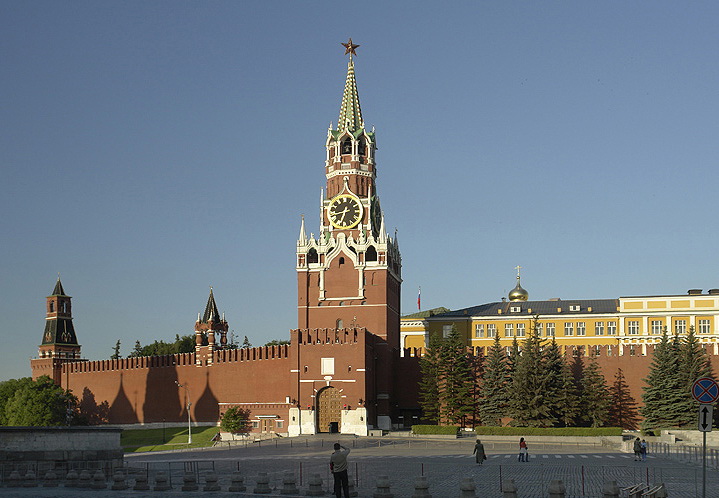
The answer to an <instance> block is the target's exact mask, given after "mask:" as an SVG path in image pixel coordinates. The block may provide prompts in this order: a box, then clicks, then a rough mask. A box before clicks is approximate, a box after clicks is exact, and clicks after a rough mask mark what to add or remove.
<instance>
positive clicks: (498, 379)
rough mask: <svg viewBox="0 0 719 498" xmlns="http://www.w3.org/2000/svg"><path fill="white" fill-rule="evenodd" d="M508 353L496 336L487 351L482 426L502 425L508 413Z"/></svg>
mask: <svg viewBox="0 0 719 498" xmlns="http://www.w3.org/2000/svg"><path fill="white" fill-rule="evenodd" d="M508 384H509V379H508V374H507V353H506V352H505V351H504V347H503V346H502V345H501V344H500V342H499V335H495V337H494V343H493V344H492V346H491V347H490V348H489V351H487V358H486V360H485V368H484V373H483V375H482V386H481V388H480V398H481V402H480V404H479V409H478V411H479V418H480V420H481V422H482V425H501V423H502V417H504V416H505V414H506V413H507V385H508Z"/></svg>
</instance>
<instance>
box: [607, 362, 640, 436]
mask: <svg viewBox="0 0 719 498" xmlns="http://www.w3.org/2000/svg"><path fill="white" fill-rule="evenodd" d="M609 399H610V404H609V421H608V422H607V423H608V424H609V425H611V426H613V427H621V428H623V429H627V430H635V429H637V427H638V419H639V416H638V415H639V414H638V412H637V402H636V401H635V400H634V398H633V397H632V395H631V393H630V392H629V385H628V384H627V381H626V379H625V378H624V372H622V369H621V368H617V373H616V374H615V375H614V383H613V384H612V386H611V387H610V388H609Z"/></svg>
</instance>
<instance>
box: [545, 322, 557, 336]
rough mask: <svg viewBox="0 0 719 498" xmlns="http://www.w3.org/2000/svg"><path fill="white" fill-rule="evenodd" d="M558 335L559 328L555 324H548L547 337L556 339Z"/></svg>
mask: <svg viewBox="0 0 719 498" xmlns="http://www.w3.org/2000/svg"><path fill="white" fill-rule="evenodd" d="M556 335H557V326H556V324H555V323H554V322H547V337H555V336H556Z"/></svg>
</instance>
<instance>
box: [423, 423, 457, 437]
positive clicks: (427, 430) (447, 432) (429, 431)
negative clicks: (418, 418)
mask: <svg viewBox="0 0 719 498" xmlns="http://www.w3.org/2000/svg"><path fill="white" fill-rule="evenodd" d="M458 432H459V426H457V425H413V426H412V434H426V435H444V436H456V435H457V433H458Z"/></svg>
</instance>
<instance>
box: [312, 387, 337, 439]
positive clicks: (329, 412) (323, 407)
mask: <svg viewBox="0 0 719 498" xmlns="http://www.w3.org/2000/svg"><path fill="white" fill-rule="evenodd" d="M341 423H342V396H341V395H340V390H339V389H337V388H334V387H325V388H324V389H322V390H321V391H319V392H318V393H317V431H318V432H331V428H333V427H334V428H335V430H337V431H339V429H340V425H341ZM334 424H336V425H334Z"/></svg>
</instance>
